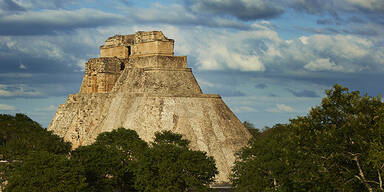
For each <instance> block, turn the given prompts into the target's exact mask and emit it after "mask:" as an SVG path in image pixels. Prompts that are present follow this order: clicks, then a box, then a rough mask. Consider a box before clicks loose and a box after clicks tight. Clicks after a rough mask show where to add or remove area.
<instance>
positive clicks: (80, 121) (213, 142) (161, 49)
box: [48, 31, 251, 183]
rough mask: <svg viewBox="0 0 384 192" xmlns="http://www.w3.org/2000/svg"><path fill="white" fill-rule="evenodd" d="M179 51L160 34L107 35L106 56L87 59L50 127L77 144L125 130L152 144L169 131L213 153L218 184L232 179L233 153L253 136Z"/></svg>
mask: <svg viewBox="0 0 384 192" xmlns="http://www.w3.org/2000/svg"><path fill="white" fill-rule="evenodd" d="M173 50H174V40H172V39H168V38H166V37H165V36H164V35H163V33H162V32H160V31H150V32H142V31H139V32H136V34H132V35H116V36H113V37H110V38H108V39H107V40H106V42H105V44H104V45H102V46H101V47H100V55H101V57H99V58H92V59H90V60H89V61H88V62H87V63H86V68H85V74H84V78H83V82H82V84H81V88H80V91H79V92H78V93H77V94H72V95H69V96H68V99H67V101H66V102H65V104H62V105H60V106H59V108H58V110H57V112H56V114H55V116H54V117H53V119H52V122H51V124H50V125H49V127H48V130H51V131H53V132H54V133H56V134H57V135H59V136H62V137H63V138H64V140H66V141H70V142H72V144H73V147H74V148H76V147H78V146H81V145H88V144H91V143H92V142H93V141H94V140H95V138H96V137H97V135H98V134H100V133H102V132H105V131H111V130H113V129H117V128H119V127H124V128H127V129H133V130H135V131H137V133H138V134H139V135H140V137H141V138H142V139H143V140H146V141H151V140H152V139H153V137H154V133H155V132H156V131H162V130H171V131H173V132H176V133H180V134H182V135H183V136H184V137H185V138H187V139H188V140H190V141H191V144H190V146H191V148H192V149H195V150H202V151H206V152H207V154H208V155H210V156H213V157H214V158H215V160H216V165H217V168H218V170H219V172H220V173H219V175H217V176H216V180H217V182H218V183H222V182H228V181H229V180H228V176H229V174H230V172H231V167H232V166H233V163H234V161H235V156H234V154H235V152H236V151H238V150H239V149H240V148H241V147H243V146H245V145H246V144H247V142H248V140H249V139H250V137H251V136H250V134H249V132H248V131H247V130H246V129H245V128H244V126H243V124H242V123H241V122H240V121H239V119H238V118H237V117H236V116H235V115H234V114H233V112H232V111H231V110H230V109H229V108H228V107H227V105H226V104H225V103H224V102H223V100H222V99H221V97H220V96H219V95H214V94H203V93H202V91H201V89H200V87H199V85H198V83H197V81H196V79H195V77H194V76H193V74H192V70H191V69H190V68H187V57H186V56H174V51H173Z"/></svg>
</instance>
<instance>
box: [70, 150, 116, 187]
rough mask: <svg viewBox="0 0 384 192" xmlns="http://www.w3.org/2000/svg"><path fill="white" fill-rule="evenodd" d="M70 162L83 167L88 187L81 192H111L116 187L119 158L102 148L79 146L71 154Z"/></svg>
mask: <svg viewBox="0 0 384 192" xmlns="http://www.w3.org/2000/svg"><path fill="white" fill-rule="evenodd" d="M70 160H71V161H72V162H74V163H77V164H80V165H82V167H84V176H85V178H86V183H87V184H88V186H87V187H86V188H85V189H84V190H83V191H85V192H103V191H113V190H114V189H115V188H116V187H117V177H118V174H119V168H120V161H119V157H118V155H117V154H116V153H113V152H111V151H109V150H108V149H107V148H105V147H104V146H100V145H94V144H93V145H88V146H81V147H79V148H77V149H76V150H74V151H73V152H72V154H71V159H70Z"/></svg>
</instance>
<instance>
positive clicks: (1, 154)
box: [0, 114, 71, 186]
mask: <svg viewBox="0 0 384 192" xmlns="http://www.w3.org/2000/svg"><path fill="white" fill-rule="evenodd" d="M70 150H71V144H70V143H68V142H64V141H63V139H62V138H60V137H58V136H56V135H54V134H52V133H51V132H49V131H47V130H46V129H44V128H42V127H41V126H40V125H39V124H38V123H37V122H35V121H33V120H32V119H30V118H29V117H28V116H26V115H24V114H16V115H15V116H12V115H5V114H0V160H1V162H2V163H0V185H2V184H3V183H4V182H5V181H7V180H8V178H9V177H10V175H12V174H13V173H15V172H17V173H20V172H21V168H22V167H23V165H22V163H23V162H24V160H25V159H26V158H29V160H30V157H37V156H36V155H35V154H45V155H46V153H50V155H51V156H54V155H64V156H66V155H67V154H68V153H69V152H70ZM42 152H46V153H42ZM31 154H32V155H34V156H30V155H31ZM47 156H49V155H47ZM55 157H56V156H55ZM56 159H58V158H56ZM26 163H30V161H26ZM25 171H26V172H25V173H26V174H33V173H32V172H29V170H25ZM14 178H15V177H14ZM20 178H22V177H20ZM13 181H15V179H12V180H9V186H14V185H13V184H14V183H12V182H13ZM15 185H16V184H15Z"/></svg>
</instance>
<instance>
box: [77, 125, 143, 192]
mask: <svg viewBox="0 0 384 192" xmlns="http://www.w3.org/2000/svg"><path fill="white" fill-rule="evenodd" d="M147 150H148V144H147V143H146V142H145V141H143V140H141V139H140V137H139V136H138V135H137V133H136V132H135V131H133V130H128V129H124V128H119V129H116V130H113V131H112V132H104V133H101V134H100V135H99V136H98V137H97V138H96V142H95V143H94V144H92V145H89V146H84V147H79V148H78V149H76V150H75V151H74V152H73V153H72V158H71V160H73V161H75V162H79V163H80V164H82V165H83V166H84V167H85V172H86V178H87V183H89V186H88V188H87V191H113V190H118V191H121V192H123V191H135V189H134V181H135V177H136V175H135V170H136V167H137V164H138V159H140V158H141V156H142V155H143V154H144V153H145V151H147Z"/></svg>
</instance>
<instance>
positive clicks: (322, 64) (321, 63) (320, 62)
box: [304, 58, 343, 71]
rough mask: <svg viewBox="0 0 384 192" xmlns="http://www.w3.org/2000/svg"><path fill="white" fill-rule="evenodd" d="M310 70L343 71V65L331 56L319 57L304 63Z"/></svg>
mask: <svg viewBox="0 0 384 192" xmlns="http://www.w3.org/2000/svg"><path fill="white" fill-rule="evenodd" d="M304 68H305V69H308V70H310V71H343V67H342V66H337V65H336V64H335V63H333V62H332V61H331V60H330V59H329V58H319V59H316V60H314V61H311V62H309V63H308V64H306V65H304Z"/></svg>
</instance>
